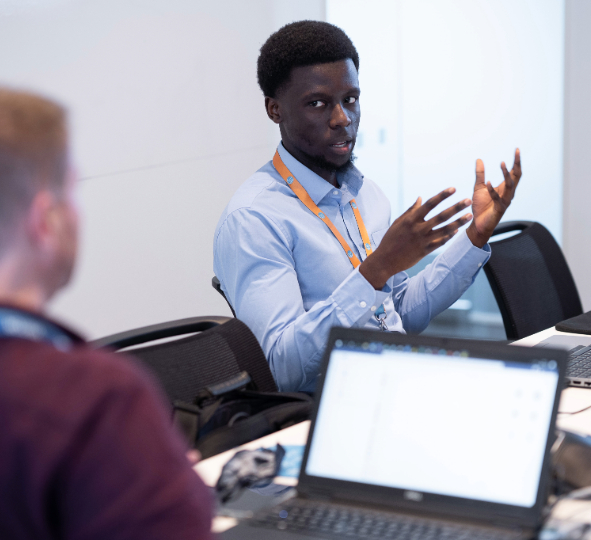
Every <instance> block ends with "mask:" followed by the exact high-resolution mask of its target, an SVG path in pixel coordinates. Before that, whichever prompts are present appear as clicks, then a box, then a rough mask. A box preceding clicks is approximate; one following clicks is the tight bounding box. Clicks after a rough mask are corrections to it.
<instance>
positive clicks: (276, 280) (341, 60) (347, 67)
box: [214, 21, 521, 391]
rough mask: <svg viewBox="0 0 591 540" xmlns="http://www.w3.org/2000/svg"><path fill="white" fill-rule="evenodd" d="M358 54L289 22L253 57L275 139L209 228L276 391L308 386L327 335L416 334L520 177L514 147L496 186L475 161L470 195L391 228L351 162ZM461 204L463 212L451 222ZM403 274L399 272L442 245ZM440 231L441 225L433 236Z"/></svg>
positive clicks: (423, 208) (424, 208)
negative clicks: (267, 157) (351, 330)
mask: <svg viewBox="0 0 591 540" xmlns="http://www.w3.org/2000/svg"><path fill="white" fill-rule="evenodd" d="M358 68H359V57H358V55H357V51H356V50H355V47H354V46H353V44H352V43H351V41H350V40H349V38H348V37H347V36H346V34H345V33H344V32H343V31H342V30H340V29H339V28H337V27H335V26H333V25H330V24H328V23H323V22H316V21H300V22H297V23H292V24H289V25H287V26H284V27H283V28H281V29H280V30H279V31H278V32H276V33H275V34H273V35H272V36H271V37H270V38H269V39H268V40H267V42H266V43H265V44H264V45H263V47H262V48H261V54H260V56H259V60H258V78H259V85H260V87H261V89H262V91H263V93H264V95H265V108H266V111H267V115H268V116H269V118H270V119H271V120H272V121H273V122H275V123H276V124H278V125H279V129H280V132H281V143H280V144H279V147H278V148H277V154H276V156H275V157H274V159H273V160H272V161H270V162H269V163H267V164H266V165H264V166H263V167H262V168H261V169H259V171H257V172H256V173H255V174H254V175H253V176H252V177H250V178H249V179H248V180H247V181H246V182H245V183H244V184H243V185H242V186H241V187H240V188H239V190H238V191H237V192H236V194H235V195H234V196H233V198H232V200H231V201H230V203H229V204H228V206H227V207H226V209H225V211H224V213H223V214H222V217H221V218H220V221H219V223H218V226H217V229H216V232H215V238H214V271H215V273H216V275H217V276H218V277H219V279H220V282H221V284H222V289H223V290H224V292H225V294H226V297H227V298H228V300H229V301H230V303H231V304H232V306H233V308H234V310H235V311H236V315H237V317H238V318H240V319H242V320H243V321H244V322H245V323H246V324H247V325H248V326H249V327H250V328H251V330H252V331H253V332H254V334H255V335H256V336H257V338H258V340H259V342H260V343H261V345H262V347H263V349H264V351H265V354H266V356H267V359H268V361H269V365H270V367H271V370H272V372H273V375H274V377H275V380H276V381H277V384H278V386H279V389H280V390H283V391H290V390H291V391H293V390H301V391H312V390H313V389H314V387H315V384H316V378H317V376H318V370H319V364H320V360H321V358H322V353H323V348H324V344H325V341H326V338H327V335H328V332H329V330H330V328H331V327H332V326H335V325H339V326H348V327H352V326H355V327H361V326H363V327H367V328H375V329H379V328H382V329H389V330H393V331H398V332H405V331H411V332H420V331H421V330H423V329H424V328H425V327H426V326H427V324H428V323H429V321H430V320H431V319H432V318H433V317H434V316H435V315H437V314H438V313H440V312H441V311H443V310H444V309H446V308H447V307H449V306H450V305H451V304H452V303H453V302H455V300H457V299H458V297H459V296H461V294H462V293H463V292H464V291H465V290H466V289H467V288H468V287H469V286H470V285H471V284H472V282H473V281H474V278H475V277H476V274H477V273H478V271H479V269H480V268H481V267H482V265H483V264H485V263H486V261H487V260H488V258H489V256H490V248H489V246H488V245H487V242H488V239H489V238H490V236H491V234H492V232H493V231H494V228H495V227H496V225H497V224H498V223H499V221H500V219H501V217H502V216H503V214H504V212H505V210H506V209H507V207H508V206H509V204H510V202H511V200H512V198H513V195H514V193H515V188H516V187H517V184H518V182H519V179H520V177H521V165H520V156H519V151H518V150H517V151H516V153H515V164H514V166H513V169H512V170H511V171H510V172H509V171H508V170H507V168H506V167H505V164H504V163H502V164H501V168H502V170H503V175H504V177H505V180H504V181H503V183H501V185H499V186H498V187H497V188H493V187H492V185H491V184H490V182H488V183H485V180H484V165H483V164H482V161H480V160H478V161H477V162H476V184H475V188H474V194H473V198H472V200H470V199H464V200H463V201H460V202H459V203H456V204H455V205H453V206H451V207H450V208H448V209H446V210H443V211H442V212H440V213H439V214H438V215H435V216H434V217H431V218H429V219H427V220H426V219H425V218H426V216H427V214H429V213H430V212H431V210H433V209H434V208H435V207H436V206H437V205H438V204H440V203H441V202H442V201H443V200H445V199H446V198H447V197H449V196H450V195H452V194H453V193H454V192H455V189H454V188H448V189H446V190H444V191H442V192H441V193H439V194H438V195H436V196H435V197H433V198H431V199H430V200H428V201H427V202H425V203H422V200H421V198H420V197H419V198H418V199H417V201H416V202H415V204H413V206H411V208H409V209H408V210H407V211H406V212H405V213H404V214H402V215H401V216H400V217H399V218H398V219H396V220H395V221H394V222H393V223H392V224H390V204H389V202H388V200H387V199H386V197H385V195H384V194H383V192H382V191H381V190H380V189H379V188H378V186H377V185H376V184H374V183H373V182H372V181H371V180H369V179H367V178H364V177H363V175H362V174H361V173H360V172H359V170H358V169H357V168H355V166H354V165H353V154H352V152H353V148H354V146H355V139H356V136H357V128H358V126H359V120H360V107H359V94H360V90H359V83H358V78H357V72H358ZM470 204H471V205H472V211H473V214H474V215H473V216H472V215H471V214H465V215H462V216H461V217H459V218H456V219H454V220H453V221H452V222H450V223H448V224H446V225H443V224H444V223H446V222H448V221H449V220H450V219H452V218H454V216H456V214H457V213H459V212H461V211H462V210H464V209H465V208H467V207H468V206H470ZM470 220H472V221H471V223H470V225H469V227H468V228H467V229H466V230H465V231H462V232H461V233H460V234H458V238H457V239H456V241H454V242H453V243H452V244H451V245H450V247H449V248H448V249H447V250H446V251H445V252H444V253H443V254H441V255H439V256H438V257H437V258H436V259H435V261H434V262H433V263H432V264H430V265H429V266H428V267H427V268H425V270H423V271H422V272H421V273H420V274H418V275H417V276H415V277H413V278H409V277H408V276H407V274H406V273H405V272H404V271H405V270H407V269H408V268H410V267H411V266H413V265H415V264H416V263H417V262H419V261H420V260H421V259H422V258H423V257H424V256H425V255H427V254H429V253H431V252H432V251H433V250H435V249H436V248H438V247H440V246H442V245H444V244H445V243H446V242H447V241H448V240H450V239H451V238H452V237H453V236H454V235H456V233H458V230H459V228H460V227H461V226H462V225H464V224H466V223H468V222H469V221H470ZM438 226H439V227H438Z"/></svg>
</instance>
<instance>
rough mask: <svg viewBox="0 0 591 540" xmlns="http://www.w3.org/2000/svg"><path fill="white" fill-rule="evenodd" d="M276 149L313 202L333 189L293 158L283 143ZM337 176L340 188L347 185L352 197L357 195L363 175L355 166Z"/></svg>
mask: <svg viewBox="0 0 591 540" xmlns="http://www.w3.org/2000/svg"><path fill="white" fill-rule="evenodd" d="M277 151H278V152H279V155H280V156H281V159H282V160H283V163H284V164H285V166H286V167H287V168H288V169H289V170H290V172H291V174H293V176H295V177H296V178H297V180H298V182H299V183H300V184H302V186H303V187H304V189H305V190H306V191H307V192H308V195H310V197H311V198H312V200H313V201H314V203H315V204H318V203H319V202H320V201H321V200H322V199H323V198H324V197H326V195H328V194H329V193H330V192H331V190H333V189H334V187H333V186H332V185H331V184H330V183H328V182H327V181H326V180H325V179H324V178H322V177H321V176H318V175H317V174H316V173H315V172H313V171H311V170H310V169H308V167H306V166H305V165H304V164H302V163H300V162H299V161H298V160H297V159H296V158H294V157H293V156H292V155H291V154H290V153H289V152H288V151H287V150H286V149H285V146H283V143H279V146H278V147H277ZM337 178H338V180H339V182H340V184H341V188H344V187H347V189H348V191H349V193H350V194H351V197H352V198H355V197H356V196H357V194H358V193H359V190H360V189H361V186H362V185H363V175H362V174H361V173H360V172H359V169H357V167H355V166H353V167H351V168H350V169H349V170H347V171H346V172H345V173H338V175H337Z"/></svg>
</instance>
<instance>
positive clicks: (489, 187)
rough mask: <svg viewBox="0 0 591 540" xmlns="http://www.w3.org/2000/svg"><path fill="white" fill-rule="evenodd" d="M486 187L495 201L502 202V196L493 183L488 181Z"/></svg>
mask: <svg viewBox="0 0 591 540" xmlns="http://www.w3.org/2000/svg"><path fill="white" fill-rule="evenodd" d="M486 189H487V190H488V193H489V195H490V198H491V199H492V200H493V201H495V202H500V201H501V197H500V196H499V194H498V193H497V192H496V190H495V188H494V187H493V186H492V184H491V183H490V182H487V183H486Z"/></svg>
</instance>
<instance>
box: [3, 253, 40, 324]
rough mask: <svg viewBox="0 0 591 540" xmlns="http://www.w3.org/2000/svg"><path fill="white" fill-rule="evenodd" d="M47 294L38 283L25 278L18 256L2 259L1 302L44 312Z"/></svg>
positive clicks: (36, 311)
mask: <svg viewBox="0 0 591 540" xmlns="http://www.w3.org/2000/svg"><path fill="white" fill-rule="evenodd" d="M46 302H47V296H46V294H45V293H44V291H43V288H42V287H40V286H39V285H38V284H35V283H31V282H30V281H29V280H26V279H23V271H22V265H21V264H19V263H18V261H17V260H16V258H13V257H10V256H5V257H2V259H1V260H0V303H2V304H10V305H12V306H15V307H19V308H23V309H26V310H28V311H32V312H35V313H42V312H43V310H44V308H45V304H46Z"/></svg>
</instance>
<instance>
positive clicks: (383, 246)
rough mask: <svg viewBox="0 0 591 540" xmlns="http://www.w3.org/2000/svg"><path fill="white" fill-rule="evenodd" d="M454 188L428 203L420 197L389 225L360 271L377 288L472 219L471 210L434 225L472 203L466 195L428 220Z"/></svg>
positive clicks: (451, 193) (436, 196)
mask: <svg viewBox="0 0 591 540" xmlns="http://www.w3.org/2000/svg"><path fill="white" fill-rule="evenodd" d="M455 191H456V190H455V189H454V188H449V189H446V190H444V191H442V192H441V193H439V194H438V195H435V197H432V198H431V199H429V200H428V201H427V202H426V203H425V204H421V198H420V197H419V198H418V199H417V201H416V202H415V203H414V204H413V205H412V206H411V207H410V208H409V209H408V210H407V211H406V212H404V214H402V215H401V216H400V217H399V218H398V219H397V220H396V221H394V223H392V225H390V228H389V229H388V231H387V232H386V234H385V235H384V238H383V239H382V241H381V243H380V245H379V246H378V247H377V248H376V250H375V251H374V252H373V253H372V254H371V255H370V256H369V257H368V258H367V259H365V261H363V263H361V266H359V272H360V273H361V275H363V277H365V279H367V281H369V282H370V283H371V284H372V285H373V287H374V288H375V289H381V288H383V287H384V285H385V284H386V281H387V280H388V278H390V277H391V276H393V275H394V274H396V273H398V272H402V271H403V270H407V269H408V268H410V267H411V266H414V265H415V264H416V263H418V262H419V261H420V260H421V259H422V258H423V257H424V256H425V255H428V254H429V253H431V252H432V251H433V250H435V249H437V248H438V247H439V246H442V245H443V244H445V243H446V242H447V241H448V240H449V239H450V238H452V237H453V236H454V235H455V234H456V233H457V232H458V229H459V228H460V227H461V226H462V225H464V224H465V223H468V221H470V219H472V215H471V214H466V215H464V216H462V217H461V218H459V219H456V220H455V221H453V222H451V223H448V224H447V225H444V226H442V227H439V228H438V229H435V228H434V227H436V226H437V225H441V224H442V223H444V222H446V221H447V220H448V219H451V218H452V217H453V216H455V215H456V214H457V213H458V212H461V211H462V210H463V209H464V208H466V207H468V206H470V204H471V202H472V201H470V199H464V200H463V201H460V202H459V203H456V204H454V205H453V206H451V207H449V208H447V209H446V210H444V211H443V212H441V213H440V214H437V215H436V216H435V217H432V218H431V219H429V220H427V221H425V217H426V216H427V214H428V213H429V212H431V210H433V209H434V208H435V207H436V206H437V205H438V204H439V203H441V202H442V201H444V200H445V199H447V198H448V197H449V196H450V195H453V194H454V193H455Z"/></svg>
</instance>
